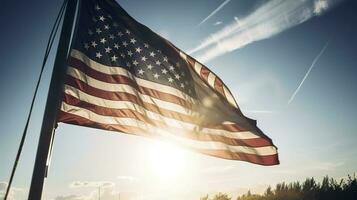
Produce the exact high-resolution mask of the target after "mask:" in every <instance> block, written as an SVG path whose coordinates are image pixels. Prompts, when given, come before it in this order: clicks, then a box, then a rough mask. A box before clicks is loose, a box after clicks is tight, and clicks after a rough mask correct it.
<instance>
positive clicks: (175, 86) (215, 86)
mask: <svg viewBox="0 0 357 200" xmlns="http://www.w3.org/2000/svg"><path fill="white" fill-rule="evenodd" d="M79 9H80V10H79V16H78V17H79V19H78V23H77V28H76V31H75V35H74V38H73V45H72V49H71V50H70V56H69V59H68V69H67V72H66V80H65V83H64V97H63V102H62V105H61V108H60V109H61V111H60V115H59V117H58V122H64V123H69V124H75V125H81V126H87V127H93V128H99V129H105V130H111V131H117V132H122V133H127V134H134V135H140V136H145V137H149V138H156V139H160V140H167V141H170V142H173V143H176V144H178V145H180V146H184V147H186V148H189V149H192V150H194V151H198V152H201V153H204V154H208V155H211V156H216V157H220V158H225V159H233V160H242V161H248V162H251V163H256V164H260V165H275V164H278V163H279V161H278V154H277V148H276V147H275V146H274V145H273V143H272V141H271V139H269V138H268V137H267V136H266V135H264V134H263V133H262V131H261V130H260V129H259V128H257V126H256V122H255V121H254V120H251V119H249V118H247V117H245V116H244V115H243V114H242V112H241V111H240V109H239V107H238V105H237V103H236V101H235V100H234V97H233V95H232V94H231V93H230V91H229V90H228V88H227V87H226V86H225V85H224V84H223V82H222V81H221V80H220V79H219V78H218V77H217V76H216V75H215V74H214V73H213V72H211V71H210V70H209V69H208V68H207V67H205V66H204V65H202V64H200V63H199V62H198V61H196V60H195V59H193V58H192V57H190V56H188V55H186V54H185V53H184V52H182V51H180V50H179V49H178V48H176V47H175V46H174V45H173V44H171V43H170V42H169V41H167V40H166V39H164V38H162V37H160V36H159V35H157V34H156V33H154V32H153V31H151V30H150V29H149V28H147V27H146V26H144V25H142V24H140V23H138V22H137V21H135V20H134V19H133V18H132V17H130V16H129V15H128V14H127V13H126V12H125V11H124V10H123V9H122V8H121V7H120V6H119V5H118V4H117V3H116V2H115V1H114V0H86V1H82V2H81V5H80V7H79Z"/></svg>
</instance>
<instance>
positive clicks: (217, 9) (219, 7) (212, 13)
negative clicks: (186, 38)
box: [198, 0, 231, 25]
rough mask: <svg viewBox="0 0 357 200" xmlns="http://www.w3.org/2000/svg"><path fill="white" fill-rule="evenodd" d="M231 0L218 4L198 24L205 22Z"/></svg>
mask: <svg viewBox="0 0 357 200" xmlns="http://www.w3.org/2000/svg"><path fill="white" fill-rule="evenodd" d="M230 1H231V0H225V1H224V2H223V3H222V4H221V5H219V6H218V8H216V9H215V10H214V11H213V12H211V14H209V15H208V16H207V17H206V18H205V19H204V20H202V21H201V22H200V23H199V24H198V25H201V24H203V23H205V21H207V20H208V19H209V18H211V17H212V16H213V15H215V14H216V13H217V12H218V11H220V10H221V9H222V8H223V7H224V6H225V5H226V4H227V3H229V2H230Z"/></svg>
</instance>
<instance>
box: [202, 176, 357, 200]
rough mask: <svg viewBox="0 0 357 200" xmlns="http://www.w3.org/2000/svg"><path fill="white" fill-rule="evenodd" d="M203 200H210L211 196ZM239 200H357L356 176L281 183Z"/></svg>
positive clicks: (224, 199)
mask: <svg viewBox="0 0 357 200" xmlns="http://www.w3.org/2000/svg"><path fill="white" fill-rule="evenodd" d="M231 199H232V198H231V197H229V196H228V195H227V194H224V193H218V194H216V195H215V196H214V197H213V198H212V200H231ZM201 200H210V198H209V196H208V195H206V196H205V197H203V198H201ZM237 200H357V179H356V176H355V175H354V176H350V175H349V176H348V177H347V179H342V180H341V181H336V180H335V179H333V178H329V177H328V176H326V177H324V178H323V180H322V181H321V183H318V182H316V181H315V179H314V178H307V179H306V180H305V181H304V182H302V183H300V182H293V183H289V184H287V183H285V182H282V183H279V184H277V185H276V186H275V189H272V187H270V186H269V187H268V188H267V189H266V191H265V192H264V194H263V195H258V194H252V193H251V192H250V191H248V192H247V193H246V194H243V195H241V196H239V197H237Z"/></svg>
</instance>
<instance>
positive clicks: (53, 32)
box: [4, 0, 68, 200]
mask: <svg viewBox="0 0 357 200" xmlns="http://www.w3.org/2000/svg"><path fill="white" fill-rule="evenodd" d="M67 1H68V0H64V2H63V4H62V6H61V9H60V11H59V13H58V15H57V18H56V21H55V23H54V24H53V27H52V29H51V33H50V37H49V38H48V42H47V46H46V51H45V55H44V58H43V62H42V66H41V71H40V74H39V76H38V79H37V83H36V87H35V91H34V94H33V97H32V101H31V106H30V111H29V113H28V115H27V119H26V124H25V128H24V131H23V133H22V137H21V141H20V145H19V149H18V151H17V154H16V159H15V162H14V165H13V168H12V171H11V175H10V180H9V184H8V185H7V188H6V193H5V196H4V200H7V197H8V195H9V193H10V188H11V184H12V180H13V178H14V175H15V171H16V168H17V164H18V162H19V159H20V155H21V152H22V148H23V145H24V142H25V139H26V135H27V130H28V126H29V123H30V119H31V114H32V109H33V106H34V103H35V100H36V96H37V91H38V88H39V85H40V82H41V79H42V74H43V71H44V68H45V65H46V62H47V59H48V55H49V54H50V52H51V48H52V45H53V42H54V40H55V37H56V34H57V32H58V28H59V24H60V22H61V20H62V18H63V13H64V10H65V7H66V5H67Z"/></svg>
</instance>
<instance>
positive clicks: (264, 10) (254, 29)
mask: <svg viewBox="0 0 357 200" xmlns="http://www.w3.org/2000/svg"><path fill="white" fill-rule="evenodd" d="M342 1H343V0H295V1H287V0H271V1H264V2H265V3H263V4H261V5H260V6H259V7H258V8H256V9H255V10H254V11H253V12H251V13H250V14H248V15H246V16H245V17H240V18H239V20H238V18H234V20H233V22H231V23H230V24H228V25H226V26H224V27H222V29H220V30H218V31H216V32H215V33H212V34H211V35H209V36H207V37H206V38H204V39H203V40H202V41H201V42H200V43H199V44H198V45H197V46H196V47H194V48H192V49H191V50H189V51H188V53H189V54H196V55H195V56H194V57H195V58H196V59H198V60H200V61H201V62H206V61H209V60H212V59H214V58H216V57H218V56H221V55H224V54H226V53H229V52H232V51H235V50H237V49H240V48H243V47H244V46H246V45H249V44H251V43H253V42H257V41H260V40H264V39H268V38H270V37H273V36H275V35H278V34H279V33H281V32H283V31H285V30H288V29H290V28H292V27H294V26H297V25H299V24H301V23H304V22H306V21H307V20H309V19H311V18H313V17H315V16H321V15H323V14H324V13H325V12H327V11H328V10H330V9H331V8H333V7H334V6H335V5H337V4H338V3H340V2H342ZM226 2H227V1H225V2H224V3H226ZM224 3H223V4H224ZM220 7H221V6H220ZM220 7H218V8H220ZM218 8H217V9H218ZM204 21H205V20H204ZM202 23H203V22H202Z"/></svg>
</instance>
